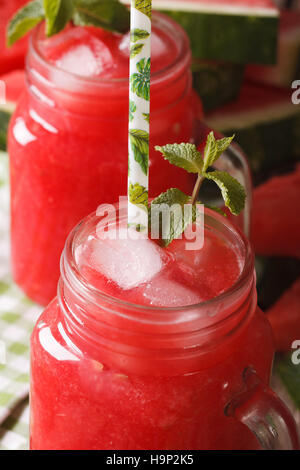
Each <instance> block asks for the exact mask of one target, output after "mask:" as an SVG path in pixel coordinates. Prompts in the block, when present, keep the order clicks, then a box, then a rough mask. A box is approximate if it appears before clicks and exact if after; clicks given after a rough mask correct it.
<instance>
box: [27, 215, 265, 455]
mask: <svg viewBox="0 0 300 470" xmlns="http://www.w3.org/2000/svg"><path fill="white" fill-rule="evenodd" d="M205 217H206V219H205V232H204V235H205V238H204V245H203V247H202V248H201V249H197V250H192V251H187V250H186V245H185V243H186V240H184V239H183V240H176V241H174V242H172V244H171V245H170V246H169V247H168V248H166V249H164V248H161V247H160V246H159V245H158V244H157V243H156V242H154V241H152V240H149V239H146V240H145V239H137V240H128V239H116V240H115V239H110V238H109V237H106V236H99V233H98V232H97V223H98V222H99V218H97V217H95V216H94V215H92V216H90V217H89V218H87V219H86V220H85V221H84V222H83V223H82V224H81V225H79V226H78V228H77V230H75V231H74V232H73V234H72V235H71V236H70V237H69V239H68V242H67V244H66V247H65V251H64V254H63V257H62V265H61V276H62V277H61V280H60V285H59V290H58V298H56V299H55V300H53V301H52V303H51V304H50V305H49V306H48V307H47V308H46V310H45V312H44V313H43V314H42V316H41V317H40V319H39V320H38V322H37V325H36V327H35V329H34V332H33V335H32V339H31V448H32V449H169V450H171V449H173V450H174V449H251V448H259V443H258V441H256V439H255V438H254V436H253V435H252V434H251V432H250V431H249V430H248V429H247V428H246V426H245V425H244V424H242V423H241V422H238V421H237V420H236V419H234V418H229V417H227V416H226V415H225V411H224V410H225V407H226V405H227V404H228V402H229V401H231V400H232V398H233V396H234V395H235V394H238V393H239V392H240V391H241V390H243V389H244V388H245V384H244V382H243V371H244V370H245V368H247V367H253V368H254V369H255V370H256V371H257V373H258V374H259V376H260V377H261V379H262V380H263V381H264V383H266V384H267V383H268V382H269V377H270V372H271V365H272V357H273V342H272V336H271V330H270V326H269V324H268V322H267V320H266V318H265V317H264V315H263V314H262V313H261V312H260V311H259V310H258V308H257V305H256V293H255V279H254V271H253V255H252V254H251V250H250V247H249V244H248V242H247V241H246V239H245V238H243V237H242V235H240V234H239V233H238V232H236V231H235V229H234V227H233V226H231V225H230V223H229V222H228V221H224V219H223V218H222V217H220V216H219V215H215V214H213V213H212V212H211V211H206V216H205ZM124 231H125V228H124V226H123V228H122V229H121V238H122V234H123V235H124Z"/></svg>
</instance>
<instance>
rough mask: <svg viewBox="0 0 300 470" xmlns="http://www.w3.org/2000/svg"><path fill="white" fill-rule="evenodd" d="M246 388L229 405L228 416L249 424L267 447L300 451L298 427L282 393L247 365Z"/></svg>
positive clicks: (261, 442) (245, 374)
mask: <svg viewBox="0 0 300 470" xmlns="http://www.w3.org/2000/svg"><path fill="white" fill-rule="evenodd" d="M243 380H244V383H245V390H243V391H242V392H241V393H240V394H238V395H237V396H236V397H235V398H234V399H233V400H232V401H231V402H230V403H228V404H227V406H226V407H225V414H226V416H228V417H232V418H235V419H237V420H238V421H240V422H242V423H243V424H245V425H246V426H247V427H248V428H249V429H250V431H252V432H253V434H254V435H255V436H256V438H257V439H258V441H259V443H260V445H261V446H262V448H263V449H266V450H299V438H298V432H297V426H296V423H295V421H294V418H293V416H292V415H291V413H290V411H289V410H288V408H287V407H286V405H285V404H284V403H283V402H282V401H281V400H280V398H278V396H277V395H276V394H275V393H274V392H273V391H272V390H271V389H270V388H269V387H267V386H266V385H265V384H264V382H263V381H262V380H261V379H260V378H259V376H258V375H257V373H256V372H255V370H253V369H252V368H251V367H247V368H246V369H245V370H244V372H243Z"/></svg>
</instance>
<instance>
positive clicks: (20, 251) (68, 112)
mask: <svg viewBox="0 0 300 470" xmlns="http://www.w3.org/2000/svg"><path fill="white" fill-rule="evenodd" d="M152 54H153V58H152V78H151V122H150V174H151V191H152V195H157V194H159V193H160V192H161V191H163V190H165V189H167V187H169V186H170V185H171V186H179V187H180V188H181V189H182V190H183V191H187V192H188V191H191V188H192V185H193V179H192V178H191V177H190V176H189V175H187V174H186V172H185V171H183V170H181V169H178V168H176V167H173V166H171V165H169V163H168V162H166V161H164V160H163V158H162V157H161V156H160V155H159V154H158V153H157V152H155V151H154V146H155V145H164V144H167V143H172V142H173V143H174V142H187V141H189V140H193V137H194V124H195V119H196V118H197V117H201V105H200V103H199V100H198V99H197V98H195V95H194V93H193V91H192V83H191V72H190V67H189V65H190V50H189V44H188V40H187V37H186V35H185V33H184V31H183V30H182V29H181V28H180V27H179V26H178V25H177V24H176V23H174V22H173V21H172V20H171V19H168V18H166V17H164V16H163V15H158V14H155V15H154V19H153V38H152ZM128 75H129V33H127V34H125V35H119V34H113V33H109V32H105V31H103V30H101V29H96V28H92V27H86V28H83V27H70V28H68V29H66V30H65V31H63V32H62V33H60V34H59V35H57V36H53V37H51V38H45V36H44V34H43V26H42V27H39V28H38V29H37V30H36V31H35V32H34V34H33V36H32V39H31V44H30V48H29V54H28V58H27V89H26V92H25V93H24V96H23V98H22V100H21V101H20V103H19V106H18V108H17V111H16V112H15V114H14V117H13V119H12V122H11V125H10V133H9V154H10V171H11V239H12V267H13V274H14V279H15V280H16V282H17V283H18V284H19V285H20V286H21V287H22V288H23V290H24V291H25V292H26V293H27V294H28V295H29V297H31V298H32V299H34V300H36V301H38V302H40V303H42V304H47V303H48V302H49V301H50V300H51V299H52V298H53V297H54V296H55V293H56V285H57V281H58V278H59V257H60V255H61V252H62V250H63V246H64V243H65V240H66V238H67V235H68V233H69V232H70V230H71V229H72V227H74V226H75V225H76V224H77V223H78V222H79V220H80V219H82V218H83V217H85V216H86V214H88V213H90V212H92V211H93V210H96V208H97V206H98V204H100V203H103V202H109V201H111V200H118V198H119V196H120V195H125V194H126V193H127V187H126V186H127V166H128V157H127V155H128V150H127V149H128V108H129V103H128V89H129V83H128ZM141 79H143V78H142V77H141Z"/></svg>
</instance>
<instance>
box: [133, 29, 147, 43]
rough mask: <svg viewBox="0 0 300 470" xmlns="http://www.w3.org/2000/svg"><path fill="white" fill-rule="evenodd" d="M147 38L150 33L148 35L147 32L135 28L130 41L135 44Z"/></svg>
mask: <svg viewBox="0 0 300 470" xmlns="http://www.w3.org/2000/svg"><path fill="white" fill-rule="evenodd" d="M149 36H150V33H148V31H145V30H144V29H139V28H135V29H134V30H133V31H131V34H130V39H131V41H132V42H137V41H141V40H143V39H147V38H148V37H149Z"/></svg>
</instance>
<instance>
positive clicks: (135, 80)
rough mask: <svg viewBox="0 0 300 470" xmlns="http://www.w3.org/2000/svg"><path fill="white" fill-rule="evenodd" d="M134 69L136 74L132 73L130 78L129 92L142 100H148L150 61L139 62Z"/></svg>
mask: <svg viewBox="0 0 300 470" xmlns="http://www.w3.org/2000/svg"><path fill="white" fill-rule="evenodd" d="M136 67H137V69H138V72H137V73H133V74H132V75H131V77H130V82H131V90H132V92H133V93H135V94H136V95H137V96H138V97H139V98H144V100H146V101H149V100H150V68H151V62H150V59H148V60H147V61H146V59H142V60H140V61H139V62H138V63H137V64H136Z"/></svg>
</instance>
